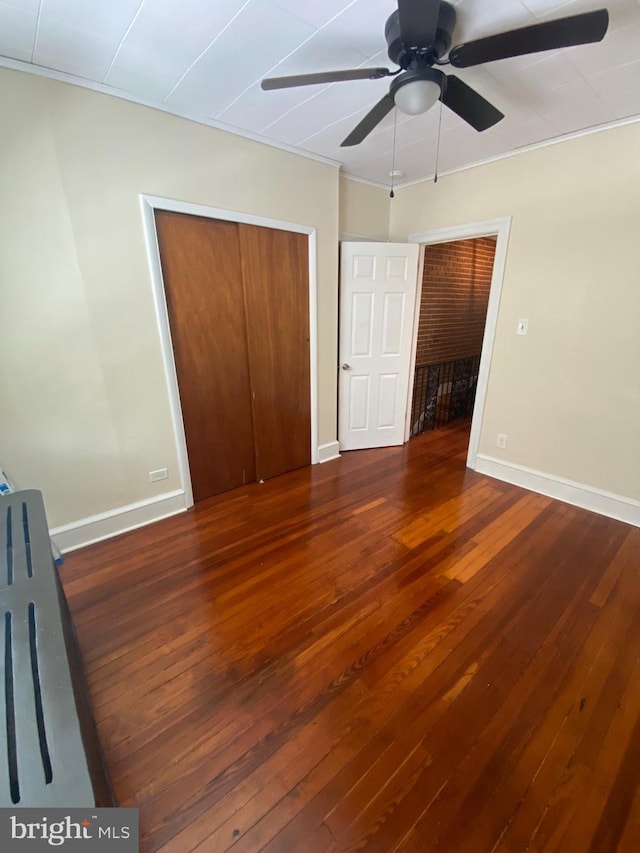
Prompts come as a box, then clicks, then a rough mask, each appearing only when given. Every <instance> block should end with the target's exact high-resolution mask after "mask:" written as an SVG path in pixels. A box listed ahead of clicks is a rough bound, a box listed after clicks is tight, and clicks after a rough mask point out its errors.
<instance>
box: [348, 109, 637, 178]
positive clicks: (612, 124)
mask: <svg viewBox="0 0 640 853" xmlns="http://www.w3.org/2000/svg"><path fill="white" fill-rule="evenodd" d="M637 122H640V115H635V116H627V117H626V118H620V119H616V120H615V121H609V122H606V123H605V124H597V125H594V126H593V127H585V128H583V129H582V130H575V131H573V132H572V133H565V134H563V135H562V136H553V137H552V138H550V139H543V140H541V141H540V142H532V143H531V145H523V146H522V147H521V148H514V149H513V151H505V152H504V153H502V154H496V155H494V156H493V157H486V158H485V159H484V160H476V161H475V162H474V163H467V164H465V165H464V166H457V167H456V168H455V169H449V170H447V171H446V172H438V179H440V178H442V177H444V176H445V175H455V174H456V173H457V172H466V171H468V170H469V169H476V168H477V167H478V166H487V165H488V164H489V163H497V162H498V161H499V160H508V159H509V158H510V157H517V156H519V155H520V154H528V153H529V152H530V151H539V150H540V149H541V148H549V147H550V146H551V145H558V144H560V143H562V142H571V140H572V139H580V138H581V137H583V136H591V134H593V133H601V132H602V131H605V130H613V129H614V128H616V127H624V125H627V124H636V123H637ZM349 177H351V176H349ZM354 180H355V178H354ZM428 182H431V183H433V177H430V178H416V179H415V180H414V181H405V182H404V183H402V184H396V185H395V187H394V189H396V190H401V189H405V188H406V187H413V186H415V185H416V184H424V183H428Z"/></svg>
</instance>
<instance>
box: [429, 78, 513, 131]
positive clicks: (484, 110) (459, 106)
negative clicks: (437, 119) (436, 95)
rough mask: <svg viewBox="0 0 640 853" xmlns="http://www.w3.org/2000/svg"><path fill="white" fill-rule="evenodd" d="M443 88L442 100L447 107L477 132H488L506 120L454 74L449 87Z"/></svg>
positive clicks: (448, 82) (448, 81) (448, 84)
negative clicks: (502, 120) (501, 120)
mask: <svg viewBox="0 0 640 853" xmlns="http://www.w3.org/2000/svg"><path fill="white" fill-rule="evenodd" d="M443 88H444V92H443V93H442V95H441V96H440V100H441V101H442V103H443V104H444V105H445V107H449V109H450V110H453V112H454V113H456V115H459V116H460V118H461V119H464V121H466V122H467V124H470V125H471V127H474V128H475V129H476V130H487V129H488V128H490V127H493V125H494V124H497V123H498V122H499V121H500V119H503V118H504V113H501V112H500V110H498V109H496V108H495V107H494V106H493V104H490V103H489V101H487V100H486V98H483V97H482V95H481V94H479V93H478V92H476V90H475V89H472V88H471V86H467V84H466V83H464V82H463V81H462V80H460V78H459V77H456V76H455V75H453V74H449V75H448V76H447V85H446V86H444V87H443Z"/></svg>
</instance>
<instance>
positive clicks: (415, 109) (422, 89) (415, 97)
mask: <svg viewBox="0 0 640 853" xmlns="http://www.w3.org/2000/svg"><path fill="white" fill-rule="evenodd" d="M439 97H440V86H439V85H438V83H436V82H435V81H434V80H411V81H410V82H409V83H405V85H404V86H401V87H400V88H399V89H398V91H397V92H396V93H395V95H394V101H395V105H396V107H397V108H398V109H399V110H400V112H403V113H405V114H406V115H408V116H417V115H421V114H422V113H426V112H427V110H430V109H431V107H432V106H433V105H434V104H435V102H436V101H437V100H438V98H439Z"/></svg>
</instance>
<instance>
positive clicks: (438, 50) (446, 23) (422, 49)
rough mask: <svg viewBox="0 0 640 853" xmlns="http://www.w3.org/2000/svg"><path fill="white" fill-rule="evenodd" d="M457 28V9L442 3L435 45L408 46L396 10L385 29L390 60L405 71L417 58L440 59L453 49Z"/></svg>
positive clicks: (428, 60) (430, 60)
mask: <svg viewBox="0 0 640 853" xmlns="http://www.w3.org/2000/svg"><path fill="white" fill-rule="evenodd" d="M455 26H456V10H455V7H454V6H452V5H451V4H450V3H445V2H442V3H440V11H439V13H438V30H437V32H436V39H435V44H432V45H407V44H405V43H404V42H403V41H402V35H401V32H400V14H399V12H398V11H397V10H396V11H395V12H393V13H392V14H391V15H390V16H389V18H388V20H387V23H386V24H385V28H384V37H385V39H386V41H387V45H388V51H387V53H388V56H389V59H390V60H391V61H392V62H395V63H396V65H399V66H400V67H401V68H405V69H406V68H409V66H410V65H411V64H412V63H413V62H414V61H415V59H416V58H417V57H420V58H424V59H425V60H427V62H432V61H433V60H434V59H440V58H441V57H442V56H444V54H445V53H446V52H447V51H448V50H449V48H450V47H451V41H452V38H453V31H454V29H455Z"/></svg>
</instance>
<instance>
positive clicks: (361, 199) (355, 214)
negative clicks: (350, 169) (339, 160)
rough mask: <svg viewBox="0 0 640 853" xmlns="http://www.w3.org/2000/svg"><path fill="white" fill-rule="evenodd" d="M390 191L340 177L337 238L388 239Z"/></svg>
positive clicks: (381, 240) (380, 240)
mask: <svg viewBox="0 0 640 853" xmlns="http://www.w3.org/2000/svg"><path fill="white" fill-rule="evenodd" d="M389 201H390V199H389V190H385V189H382V188H381V187H374V186H372V185H371V184H363V183H362V181H353V180H351V179H349V178H346V177H345V176H344V175H341V176H340V237H341V239H353V238H354V237H363V238H366V239H367V240H373V241H379V242H383V241H387V240H388V239H389Z"/></svg>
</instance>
